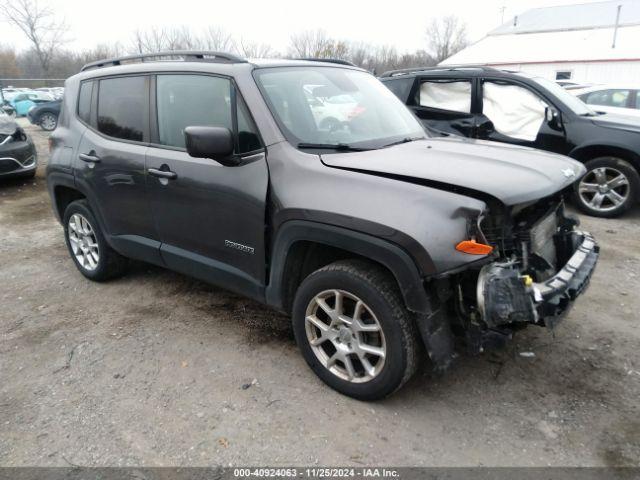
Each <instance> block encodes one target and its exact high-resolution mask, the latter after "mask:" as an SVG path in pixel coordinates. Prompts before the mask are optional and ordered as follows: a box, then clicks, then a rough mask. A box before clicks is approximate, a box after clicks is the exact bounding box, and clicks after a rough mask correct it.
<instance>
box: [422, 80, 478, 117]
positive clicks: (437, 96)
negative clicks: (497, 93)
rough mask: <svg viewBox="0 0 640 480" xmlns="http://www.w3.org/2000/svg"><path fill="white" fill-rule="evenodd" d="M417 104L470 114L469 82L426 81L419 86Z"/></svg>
mask: <svg viewBox="0 0 640 480" xmlns="http://www.w3.org/2000/svg"><path fill="white" fill-rule="evenodd" d="M418 104H419V105H420V106H422V107H429V108H437V109H440V110H449V111H452V112H460V113H470V112H471V81H469V80H426V81H423V82H422V83H421V84H420V91H419V92H418Z"/></svg>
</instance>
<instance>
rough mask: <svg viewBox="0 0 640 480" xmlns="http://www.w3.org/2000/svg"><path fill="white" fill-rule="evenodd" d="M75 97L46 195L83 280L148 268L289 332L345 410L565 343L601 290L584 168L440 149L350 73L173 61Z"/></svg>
mask: <svg viewBox="0 0 640 480" xmlns="http://www.w3.org/2000/svg"><path fill="white" fill-rule="evenodd" d="M65 87H66V90H65V91H66V92H67V93H66V95H65V98H64V103H63V106H62V112H61V117H60V120H59V126H58V128H57V129H56V131H55V132H54V133H53V135H52V137H51V138H52V140H51V143H52V152H51V160H50V162H49V164H48V167H47V181H48V188H49V192H50V195H51V198H52V201H53V207H54V210H55V213H56V215H57V217H58V218H59V219H60V221H61V222H62V225H63V227H64V233H65V238H66V242H67V246H68V249H69V253H70V254H71V258H72V259H73V261H74V262H75V264H76V266H77V268H78V269H79V270H80V272H81V273H82V274H83V275H84V276H86V277H88V278H89V279H92V280H97V281H103V280H107V279H111V278H114V277H116V276H118V275H120V274H122V273H123V272H124V270H125V268H126V265H127V261H128V260H127V259H136V260H142V261H145V262H149V263H153V264H156V265H160V266H163V267H166V268H170V269H172V270H175V271H178V272H182V273H184V274H187V275H191V276H194V277H197V278H200V279H202V280H204V281H206V282H210V283H212V284H215V285H218V286H221V287H224V288H226V289H229V290H232V291H234V292H238V293H241V294H243V295H246V296H247V297H251V298H253V299H255V300H257V301H258V302H262V303H263V304H265V305H268V306H270V307H273V308H276V309H278V310H281V311H283V312H287V313H289V314H290V315H291V317H292V322H293V330H294V334H295V337H296V341H297V343H298V345H299V347H300V349H301V351H302V354H303V355H304V358H305V359H306V361H307V363H308V364H309V366H310V367H311V369H313V371H314V372H315V373H316V374H317V375H318V376H319V377H320V378H321V379H322V380H323V381H324V382H326V383H327V384H328V385H329V386H331V387H332V388H334V389H336V390H338V391H339V392H342V393H344V394H346V395H350V396H352V397H356V398H360V399H366V400H372V399H377V398H381V397H384V396H386V395H389V394H391V393H392V392H394V391H396V390H397V389H398V388H400V387H401V386H402V385H403V384H404V383H405V382H406V381H407V380H408V379H409V378H410V377H411V375H412V374H413V373H414V371H415V370H416V368H417V367H418V365H419V364H420V362H421V360H420V358H421V352H422V351H423V350H426V354H427V355H428V357H429V358H430V362H431V365H432V366H433V368H435V369H436V370H440V371H441V370H444V369H446V368H447V367H448V366H449V364H450V363H451V360H452V358H453V357H454V356H455V354H454V349H455V348H462V349H464V350H466V351H467V352H470V353H479V352H481V351H482V350H483V349H484V348H486V347H489V346H493V345H496V344H501V343H503V342H504V341H505V340H506V339H508V338H509V337H510V336H511V334H512V333H513V332H514V331H515V330H518V329H520V328H522V327H524V326H527V325H530V324H532V325H541V326H548V327H553V325H554V324H555V323H556V322H557V320H558V319H560V318H561V317H562V316H563V315H564V314H565V313H566V312H567V311H568V309H569V307H570V306H571V304H572V302H573V300H575V298H576V297H577V296H578V295H579V294H580V293H581V292H582V291H583V290H584V288H585V287H586V285H587V284H588V282H589V278H590V276H591V274H592V272H593V270H594V267H595V263H596V260H597V257H598V247H597V245H596V243H595V242H594V240H593V238H592V237H591V236H590V235H589V234H587V233H585V232H581V231H579V230H577V229H576V228H575V227H576V225H577V221H576V220H575V219H574V218H572V217H571V216H569V215H567V214H566V213H565V210H564V204H563V197H564V196H565V194H566V193H567V192H568V191H569V192H570V190H571V186H572V184H573V183H574V182H575V181H576V180H577V179H579V178H580V177H581V176H582V175H583V174H584V172H585V168H584V167H583V166H582V165H581V164H580V163H578V162H576V161H574V160H571V159H569V158H567V157H563V156H559V155H556V154H550V153H543V152H537V151H534V150H531V149H528V148H522V147H515V146H510V145H501V144H496V143H490V142H483V141H474V140H468V139H463V138H454V137H447V138H437V137H431V136H430V134H429V133H426V132H425V131H424V129H423V128H422V126H421V125H420V123H419V121H418V120H417V119H416V118H415V117H414V116H413V114H412V113H411V112H410V111H409V110H408V109H407V108H406V107H405V106H404V105H403V104H402V103H401V102H400V101H399V100H398V99H397V97H396V96H395V95H394V94H393V93H391V92H390V91H389V90H388V89H387V88H385V87H384V86H383V85H382V84H381V83H380V82H379V81H378V80H377V79H376V78H374V77H373V76H372V75H370V74H369V73H367V72H365V71H363V70H360V69H358V68H355V67H353V66H350V65H345V64H343V63H338V62H331V61H324V62H318V61H312V60H304V61H302V60H282V61H280V60H265V61H251V62H249V61H246V60H244V59H241V58H237V57H235V56H233V55H229V54H224V53H216V52H170V53H157V54H153V55H139V56H131V57H123V58H116V59H110V60H104V61H101V62H96V63H93V64H89V65H87V66H85V67H84V68H83V69H82V72H81V73H79V74H77V75H75V76H73V77H71V78H69V79H68V80H67V81H66V84H65ZM329 117H330V118H331V120H330V121H328V120H327V118H329Z"/></svg>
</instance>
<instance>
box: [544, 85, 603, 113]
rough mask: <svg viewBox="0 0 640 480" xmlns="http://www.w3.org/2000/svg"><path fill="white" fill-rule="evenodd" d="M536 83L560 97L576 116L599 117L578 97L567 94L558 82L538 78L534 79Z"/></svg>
mask: <svg viewBox="0 0 640 480" xmlns="http://www.w3.org/2000/svg"><path fill="white" fill-rule="evenodd" d="M533 80H534V81H535V82H536V83H538V84H540V85H541V86H543V87H544V88H546V89H547V90H549V91H550V92H551V93H552V94H553V95H555V96H556V97H558V99H559V100H560V101H561V102H562V103H564V104H565V105H566V106H567V108H569V109H570V110H571V111H572V112H573V113H575V114H576V115H586V116H591V115H597V114H596V112H594V111H593V110H591V109H590V108H589V107H588V106H587V104H586V103H584V102H583V101H582V100H580V99H579V98H578V97H574V96H573V95H571V94H570V93H569V92H567V91H566V90H565V89H564V88H562V87H561V86H560V85H558V84H557V83H556V82H552V81H551V80H547V79H546V78H540V77H536V78H534V79H533Z"/></svg>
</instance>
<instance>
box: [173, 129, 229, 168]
mask: <svg viewBox="0 0 640 480" xmlns="http://www.w3.org/2000/svg"><path fill="white" fill-rule="evenodd" d="M184 137H185V143H186V145H187V153H188V154H189V155H191V156H192V157H195V158H210V159H212V160H215V161H216V162H218V163H221V164H222V165H224V166H226V167H233V166H236V165H238V163H239V162H238V159H237V158H234V157H233V148H234V145H233V134H232V133H231V130H229V129H228V128H224V127H187V128H185V129H184Z"/></svg>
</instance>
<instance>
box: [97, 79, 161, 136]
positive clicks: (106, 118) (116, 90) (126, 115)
mask: <svg viewBox="0 0 640 480" xmlns="http://www.w3.org/2000/svg"><path fill="white" fill-rule="evenodd" d="M147 85H148V79H147V77H145V76H133V77H118V78H107V79H104V80H100V86H99V90H98V131H99V132H100V133H103V134H105V135H108V136H110V137H114V138H119V139H123V140H133V141H138V142H141V141H143V140H144V139H145V136H146V132H147V131H148V128H147V125H148V119H149V112H148V97H149V95H148V93H147V92H148V87H147Z"/></svg>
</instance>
